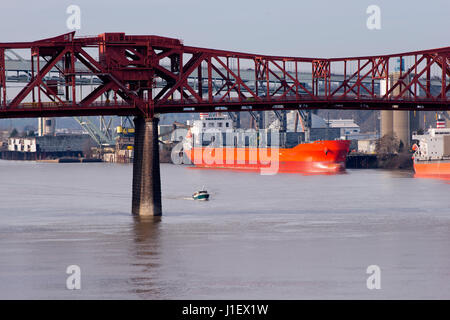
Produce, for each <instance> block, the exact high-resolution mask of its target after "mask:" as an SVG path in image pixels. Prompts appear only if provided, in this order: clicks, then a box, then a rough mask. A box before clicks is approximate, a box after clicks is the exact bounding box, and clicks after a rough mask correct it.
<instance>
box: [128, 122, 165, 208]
mask: <svg viewBox="0 0 450 320" xmlns="http://www.w3.org/2000/svg"><path fill="white" fill-rule="evenodd" d="M158 122H159V119H158V118H157V117H152V118H144V117H141V116H138V117H135V118H134V124H135V134H134V160H133V199H132V206H131V207H132V208H131V211H132V213H133V215H138V216H161V215H162V206H161V176H160V168H159V141H158Z"/></svg>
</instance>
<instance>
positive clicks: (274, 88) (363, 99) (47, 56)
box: [0, 32, 450, 118]
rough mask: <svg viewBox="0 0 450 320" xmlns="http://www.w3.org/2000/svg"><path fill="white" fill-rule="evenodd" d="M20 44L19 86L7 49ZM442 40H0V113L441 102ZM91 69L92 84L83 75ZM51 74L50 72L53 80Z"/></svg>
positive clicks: (400, 106)
mask: <svg viewBox="0 0 450 320" xmlns="http://www.w3.org/2000/svg"><path fill="white" fill-rule="evenodd" d="M12 49H14V50H17V51H24V50H25V51H26V55H28V54H29V57H30V60H29V61H30V66H29V71H28V72H27V73H28V74H27V75H25V79H26V81H25V84H24V85H23V87H21V88H20V89H17V86H14V87H13V88H11V87H9V86H7V80H8V73H9V72H10V71H8V66H7V63H6V62H5V61H6V60H5V53H6V52H7V50H12ZM449 62H450V47H444V48H438V49H431V50H422V51H415V52H405V53H400V54H392V55H380V56H365V57H352V58H299V57H280V56H268V55H258V54H248V53H241V52H232V51H224V50H214V49H206V48H198V47H190V46H185V45H184V44H183V43H182V41H180V40H177V39H172V38H165V37H159V36H140V35H126V34H124V33H104V34H101V35H99V36H93V37H75V32H72V33H67V34H64V35H60V36H57V37H54V38H49V39H43V40H38V41H34V42H17V43H0V118H18V117H21V118H25V117H59V116H82V115H135V116H143V117H146V118H151V117H153V115H154V114H158V113H177V112H180V113H182V112H215V111H225V112H226V111H228V112H230V111H252V110H253V111H259V110H280V109H281V110H283V109H285V110H290V109H327V108H329V109H363V110H374V109H379V110H423V111H425V110H428V111H431V110H432V111H437V110H449V109H450V103H449V101H450V99H449V95H450V81H449V78H450V63H449ZM89 77H90V78H95V79H96V82H95V83H96V84H95V86H94V87H92V89H91V90H87V89H86V87H84V88H83V82H84V80H85V79H88V78H89ZM52 79H56V80H52Z"/></svg>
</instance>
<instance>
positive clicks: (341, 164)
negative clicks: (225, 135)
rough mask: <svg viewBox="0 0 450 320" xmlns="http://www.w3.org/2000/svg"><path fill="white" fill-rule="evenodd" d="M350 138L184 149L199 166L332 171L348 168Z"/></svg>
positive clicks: (315, 171) (314, 172) (292, 171)
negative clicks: (281, 145) (288, 144)
mask: <svg viewBox="0 0 450 320" xmlns="http://www.w3.org/2000/svg"><path fill="white" fill-rule="evenodd" d="M349 147H350V141H347V140H333V141H317V142H313V143H303V144H299V145H297V146H295V147H293V148H289V149H287V148H279V149H270V148H233V147H224V148H211V147H199V148H192V149H190V150H185V153H186V155H187V156H188V158H189V159H190V160H191V162H192V163H193V164H194V165H195V166H196V167H198V168H209V169H235V170H263V171H265V172H267V173H277V172H291V173H296V172H299V173H310V174H316V173H317V174H326V173H329V174H333V173H339V172H343V171H345V160H346V157H347V154H348V151H349Z"/></svg>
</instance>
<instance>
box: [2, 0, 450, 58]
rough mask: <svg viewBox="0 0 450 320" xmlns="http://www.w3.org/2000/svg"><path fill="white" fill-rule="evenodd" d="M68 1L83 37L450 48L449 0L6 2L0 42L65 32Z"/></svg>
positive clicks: (356, 49) (257, 47)
mask: <svg viewBox="0 0 450 320" xmlns="http://www.w3.org/2000/svg"><path fill="white" fill-rule="evenodd" d="M71 4H76V5H79V6H80V8H81V30H79V31H78V32H77V34H78V35H96V34H100V33H103V32H118V31H121V32H126V33H129V34H156V35H161V36H168V37H176V38H179V39H182V40H183V41H184V44H185V45H192V46H201V47H210V48H217V49H227V50H234V51H244V52H253V53H261V54H275V55H288V56H307V57H308V56H310V57H312V56H314V57H342V56H356V55H375V54H383V53H396V52H403V51H411V50H419V49H430V48H436V47H442V46H450V41H449V30H450V18H449V17H450V0H425V1H424V0H409V1H408V0H390V1H387V0H369V1H368V0H339V1H337V0H334V1H332V0H313V1H302V0H289V1H288V0H256V1H250V0H226V1H217V0H159V1H153V0H139V1H138V0H123V1H116V0H81V1H65V0H39V1H30V0H14V1H5V0H1V3H0V42H6V41H30V40H37V39H40V38H46V37H50V36H54V35H58V34H62V33H65V32H68V31H69V30H68V29H67V27H66V20H67V18H68V14H66V8H67V7H68V6H69V5H71ZM371 4H375V5H378V6H379V7H380V9H381V30H369V29H367V27H366V20H367V18H368V16H369V15H368V14H366V9H367V7H368V6H369V5H371Z"/></svg>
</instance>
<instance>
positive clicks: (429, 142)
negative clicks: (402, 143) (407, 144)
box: [413, 118, 450, 179]
mask: <svg viewBox="0 0 450 320" xmlns="http://www.w3.org/2000/svg"><path fill="white" fill-rule="evenodd" d="M413 139H415V140H418V141H419V145H414V146H413V149H414V150H415V153H414V171H415V172H416V176H418V177H437V178H444V179H450V129H449V128H445V120H443V119H442V118H438V119H437V123H436V128H430V129H429V130H428V132H427V133H426V134H423V135H414V136H413Z"/></svg>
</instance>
